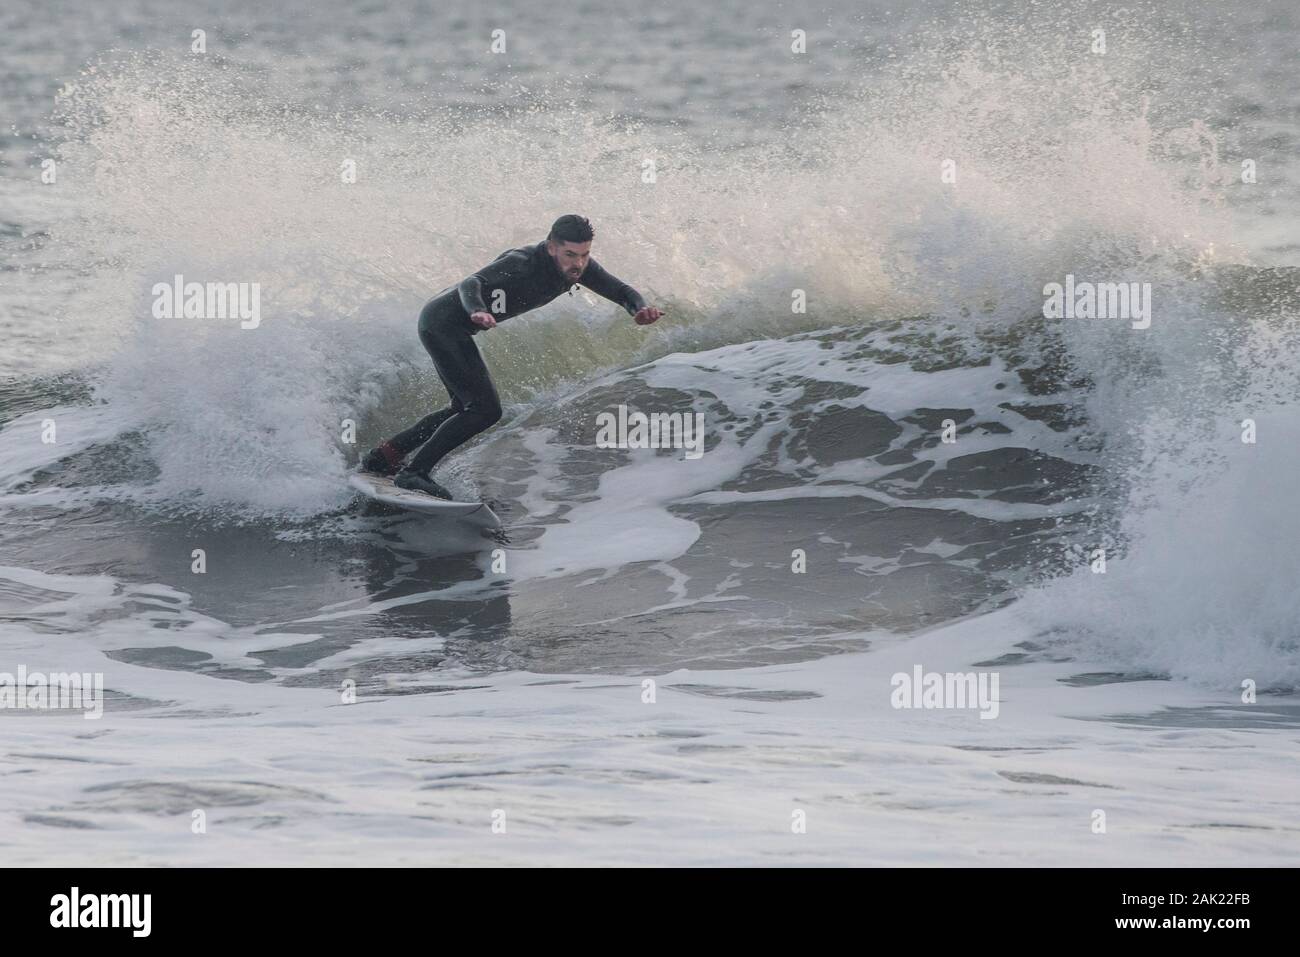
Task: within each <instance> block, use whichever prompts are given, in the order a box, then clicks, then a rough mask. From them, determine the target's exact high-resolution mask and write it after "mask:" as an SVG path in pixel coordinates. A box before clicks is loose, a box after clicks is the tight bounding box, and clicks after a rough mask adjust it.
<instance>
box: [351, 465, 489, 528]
mask: <svg viewBox="0 0 1300 957" xmlns="http://www.w3.org/2000/svg"><path fill="white" fill-rule="evenodd" d="M348 484H349V485H351V486H352V487H353V488H354V489H356V490H357V491H358V492H360V493H362V494H363V495H365V496H366V497H367V498H372V499H374V500H375V501H377V502H386V503H387V504H389V505H396V506H398V507H399V508H409V509H411V510H412V511H415V512H425V513H427V514H430V515H442V516H445V517H447V518H456V519H460V520H463V521H467V522H471V523H473V524H475V525H485V526H487V527H489V528H500V527H501V519H499V518H497V516H496V513H495V512H494V511H492V509H491V508H489V507H488V506H487V505H485V504H484V503H482V502H448V501H446V500H445V499H441V498H434V497H433V496H432V495H426V494H425V493H424V492H413V491H411V490H410V489H405V488H398V487H397V486H396V485H394V484H393V480H392V479H390V478H386V477H385V476H383V475H372V474H370V473H369V472H354V473H352V475H350V476H348Z"/></svg>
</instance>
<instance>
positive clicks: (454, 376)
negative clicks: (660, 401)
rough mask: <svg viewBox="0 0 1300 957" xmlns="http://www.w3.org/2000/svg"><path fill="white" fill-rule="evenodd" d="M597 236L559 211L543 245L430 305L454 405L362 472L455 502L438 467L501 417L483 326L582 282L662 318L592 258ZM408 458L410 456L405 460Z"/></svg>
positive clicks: (423, 334)
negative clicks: (481, 347) (481, 341)
mask: <svg viewBox="0 0 1300 957" xmlns="http://www.w3.org/2000/svg"><path fill="white" fill-rule="evenodd" d="M594 237H595V231H594V230H593V229H592V227H591V223H590V222H588V221H587V219H586V218H585V217H582V216H573V215H569V216H561V217H560V218H559V219H557V220H556V221H555V223H554V224H553V225H552V226H551V232H550V234H549V235H548V236H547V237H546V239H544V240H543V241H542V242H540V243H537V244H536V245H533V246H524V247H522V248H520V249H508V250H506V251H505V252H503V253H502V254H501V255H500V256H498V257H497V258H496V259H495V260H493V261H492V262H491V263H489V264H488V265H487V266H484V267H483V268H482V269H480V270H479V271H478V272H476V273H474V274H473V275H472V276H470V277H468V278H467V279H465V280H464V281H462V282H461V283H460V284H458V285H455V286H448V287H447V288H446V289H444V290H442V292H440V293H438V294H437V295H436V296H434V297H433V298H432V299H430V300H429V301H428V303H426V304H425V306H424V309H423V310H421V312H420V323H419V335H420V343H421V344H422V345H423V346H424V348H425V350H426V351H427V352H428V353H429V356H430V357H431V358H432V359H433V367H434V369H436V370H437V372H438V378H440V379H441V380H442V384H443V385H444V386H445V387H446V389H447V394H448V395H449V396H451V404H450V405H449V406H448V407H447V408H445V409H441V410H439V411H437V412H434V413H433V414H431V415H427V416H425V417H424V418H423V419H421V420H420V421H419V422H417V423H415V425H413V426H411V427H410V428H409V429H407V430H406V431H404V432H399V433H398V434H397V435H395V436H393V437H392V438H391V439H389V440H388V441H387V442H383V443H381V444H380V445H379V446H378V447H376V448H374V449H371V450H370V452H369V453H367V454H366V457H365V458H364V459H363V461H362V464H361V467H362V468H363V469H364V470H365V471H367V472H374V473H377V474H379V475H393V476H394V478H393V482H394V484H395V485H397V486H398V487H399V488H404V489H411V490H413V491H418V492H427V493H428V494H429V495H435V496H437V497H438V498H443V499H447V500H448V501H450V500H451V493H450V492H448V491H447V490H446V489H445V488H443V487H442V486H441V485H439V484H438V483H437V482H435V481H434V480H433V475H432V473H433V469H434V468H435V467H436V466H437V464H438V463H439V462H440V461H442V459H443V457H444V456H445V455H447V453H449V452H451V451H452V449H455V448H457V447H459V446H460V445H462V444H464V443H465V442H467V441H469V440H470V439H472V438H473V437H474V436H476V435H478V434H479V433H480V432H482V431H484V430H486V429H488V428H490V427H491V426H493V425H494V424H496V422H497V421H498V420H499V419H500V418H501V400H500V399H499V398H498V397H497V390H496V386H494V385H493V384H492V377H491V376H490V375H489V374H488V369H487V366H486V365H485V364H484V362H483V356H482V355H480V353H479V351H478V347H477V346H476V345H475V344H474V340H473V338H472V337H473V336H475V335H477V334H478V332H479V330H481V329H493V328H495V327H496V325H497V323H498V322H502V321H504V320H506V319H509V318H510V317H511V316H517V315H519V314H520V313H524V312H528V311H529V310H531V309H536V308H538V307H539V306H544V305H546V303H548V302H550V301H551V300H552V299H554V298H556V297H557V296H559V295H560V294H561V293H564V292H569V293H570V294H571V293H572V291H573V287H574V285H575V284H577V283H580V284H582V285H583V286H586V287H587V288H588V289H590V290H591V291H592V292H594V293H596V294H597V295H599V296H603V297H605V298H606V299H609V300H610V301H611V302H616V303H618V304H619V305H620V306H622V307H623V308H624V309H626V310H627V312H628V314H629V315H630V316H631V317H632V318H633V319H634V320H636V322H637V324H638V325H642V326H645V325H649V324H650V323H652V322H654V321H655V320H657V319H658V318H659V317H660V316H662V315H663V313H662V312H661V311H660V310H658V309H656V308H655V307H654V306H648V305H646V302H645V300H644V299H643V298H641V294H640V293H639V292H637V291H636V290H635V289H633V288H632V287H631V286H629V285H628V284H627V283H625V282H623V281H622V280H620V279H617V278H616V277H614V276H612V275H610V274H609V273H608V272H606V271H605V270H604V269H603V268H601V266H600V264H599V263H597V262H596V260H594V259H592V258H591V241H592V239H593V238H594ZM489 303H490V306H489ZM417 450H418V451H417ZM412 452H415V454H414V455H411V453H412ZM408 455H411V458H410V461H405V460H406V457H407V456H408ZM404 463H405V464H404Z"/></svg>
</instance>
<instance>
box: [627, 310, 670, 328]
mask: <svg viewBox="0 0 1300 957" xmlns="http://www.w3.org/2000/svg"><path fill="white" fill-rule="evenodd" d="M663 314H664V313H663V310H662V309H656V308H655V307H654V306H646V307H644V308H643V309H638V310H637V313H636V315H635V316H633V317H632V318H633V320H635V322H636V324H637V325H638V326H648V325H650V323H652V322H654V321H655V320H656V319H658V318H659V317H660V316H662V315H663Z"/></svg>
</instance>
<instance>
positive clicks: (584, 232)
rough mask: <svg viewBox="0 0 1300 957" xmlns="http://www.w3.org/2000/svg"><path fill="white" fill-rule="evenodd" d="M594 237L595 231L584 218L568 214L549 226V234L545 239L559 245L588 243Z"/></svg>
mask: <svg viewBox="0 0 1300 957" xmlns="http://www.w3.org/2000/svg"><path fill="white" fill-rule="evenodd" d="M595 235H596V231H595V230H594V229H592V228H591V223H590V222H589V221H588V220H587V217H586V216H577V215H575V214H573V213H570V214H569V215H568V216H561V217H560V218H559V219H557V220H556V221H555V222H554V223H552V224H551V233H550V235H549V236H547V237H546V238H547V239H554V240H556V241H557V242H561V243H589V242H591V240H592V239H593V238H594V237H595Z"/></svg>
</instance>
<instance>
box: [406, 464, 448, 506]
mask: <svg viewBox="0 0 1300 957" xmlns="http://www.w3.org/2000/svg"><path fill="white" fill-rule="evenodd" d="M393 484H394V485H396V486H397V487H398V488H404V489H407V490H408V491H411V492H424V493H425V494H426V495H432V496H433V497H434V498H441V499H446V500H447V501H448V502H450V501H451V493H450V492H448V491H447V490H446V489H445V488H443V487H442V486H441V485H439V484H438V483H437V482H435V481H434V480H433V479H432V478H430V477H429V476H427V475H421V474H420V473H419V472H414V471H412V470H411V469H402V471H400V472H398V473H397V477H396V478H394V479H393Z"/></svg>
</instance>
